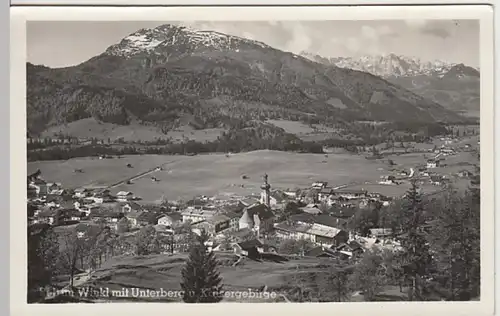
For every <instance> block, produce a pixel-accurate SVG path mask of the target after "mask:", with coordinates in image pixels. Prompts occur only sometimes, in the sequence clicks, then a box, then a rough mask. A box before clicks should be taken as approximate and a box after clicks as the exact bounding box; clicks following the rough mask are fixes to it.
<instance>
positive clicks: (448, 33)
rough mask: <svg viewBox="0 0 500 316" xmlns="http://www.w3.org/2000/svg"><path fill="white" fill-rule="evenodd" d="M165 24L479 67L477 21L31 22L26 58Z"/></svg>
mask: <svg viewBox="0 0 500 316" xmlns="http://www.w3.org/2000/svg"><path fill="white" fill-rule="evenodd" d="M167 23H170V24H180V25H185V26H189V27H193V28H195V29H200V30H213V31H218V32H222V33H227V34H231V35H236V36H240V37H245V38H249V39H255V40H258V41H261V42H264V43H266V44H268V45H270V46H273V47H275V48H278V49H281V50H284V51H288V52H292V53H296V54H298V53H300V52H302V51H307V52H310V53H314V54H318V55H321V56H323V57H360V56H363V55H378V54H389V53H394V54H397V55H404V56H408V57H418V58H420V59H422V60H424V61H433V60H442V61H445V62H452V63H464V64H466V65H468V66H472V67H479V21H478V20H387V21H386V20H367V21H355V20H345V21H268V22H264V21H259V22H246V21H245V22H243V21H240V22H226V21H213V22H212V21H200V22H195V21H191V22H152V21H138V22H130V21H117V22H115V21H113V22H111V21H110V22H95V21H92V22H80V21H30V22H28V24H27V31H26V33H27V34H26V36H27V60H28V61H29V62H31V63H33V64H39V65H45V66H48V67H54V68H57V67H67V66H73V65H77V64H80V63H82V62H84V61H86V60H88V59H90V58H92V57H94V56H96V55H99V54H101V53H102V52H104V51H105V50H106V48H107V47H109V46H111V45H113V44H116V43H118V42H120V40H121V39H122V38H124V37H126V36H127V35H129V34H131V33H134V32H135V31H137V30H139V29H141V28H154V27H156V26H159V25H162V24H167Z"/></svg>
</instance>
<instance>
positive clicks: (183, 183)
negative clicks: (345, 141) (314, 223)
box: [28, 150, 387, 202]
mask: <svg viewBox="0 0 500 316" xmlns="http://www.w3.org/2000/svg"><path fill="white" fill-rule="evenodd" d="M285 162H286V163H285ZM128 163H130V164H131V165H132V166H133V168H127V166H126V165H127V164H128ZM165 163H168V164H167V165H165V167H164V169H163V170H161V171H158V172H154V173H152V174H151V175H148V176H146V177H144V178H141V179H138V180H135V181H133V183H132V184H130V185H126V184H124V185H120V186H117V187H115V188H113V189H112V190H111V191H112V193H116V192H118V191H122V190H126V191H132V192H133V193H134V194H136V195H138V196H140V197H142V198H143V199H144V200H146V201H150V202H154V201H158V200H160V199H161V197H162V196H165V197H167V198H168V199H178V198H182V199H189V198H192V197H193V196H196V195H201V194H205V195H217V194H220V195H233V194H234V195H247V194H252V193H257V192H260V188H259V187H260V185H261V184H262V176H263V174H264V173H268V174H269V180H270V182H271V185H272V186H273V187H274V188H282V189H286V188H291V189H292V188H296V187H309V186H310V185H311V184H312V183H313V182H314V181H320V180H325V181H328V182H329V183H330V184H331V185H332V186H338V185H343V184H347V183H352V182H364V181H367V180H377V179H379V178H380V176H381V175H383V174H385V171H384V168H386V167H387V164H386V163H384V162H383V161H376V160H370V161H369V160H366V159H365V158H364V157H363V156H360V155H359V156H358V155H351V154H335V155H332V154H330V155H329V156H328V158H326V157H325V156H324V155H318V154H295V153H287V152H277V151H268V150H262V151H253V152H248V153H240V154H232V155H230V156H229V157H227V156H226V155H224V154H211V155H198V156H191V157H189V156H166V155H142V156H126V157H123V158H121V159H102V160H99V159H95V158H75V159H70V160H67V161H41V162H30V163H28V172H29V173H31V172H34V171H36V170H37V169H40V170H41V171H42V176H43V177H44V179H45V180H46V181H49V182H55V181H57V182H61V183H62V184H63V186H65V187H69V188H76V187H81V186H99V187H102V186H107V185H111V184H113V183H116V182H118V181H120V180H122V179H126V178H129V177H132V176H134V175H135V174H138V173H141V172H144V171H147V170H150V169H152V168H155V167H156V166H160V165H162V164H165ZM379 168H382V169H381V170H379ZM75 169H83V171H84V172H83V173H75V172H74V170H75ZM354 170H355V172H353V171H354ZM243 175H246V176H247V179H243V178H242V176H243ZM151 176H154V177H156V178H157V179H158V180H159V181H158V182H153V181H151Z"/></svg>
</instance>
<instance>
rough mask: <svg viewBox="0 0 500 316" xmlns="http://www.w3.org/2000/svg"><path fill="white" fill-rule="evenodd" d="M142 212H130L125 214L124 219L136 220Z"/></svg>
mask: <svg viewBox="0 0 500 316" xmlns="http://www.w3.org/2000/svg"><path fill="white" fill-rule="evenodd" d="M143 212H144V211H130V212H128V213H127V214H125V217H126V218H133V219H137V218H139V216H140V215H141V214H142V213H143Z"/></svg>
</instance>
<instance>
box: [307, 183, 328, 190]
mask: <svg viewBox="0 0 500 316" xmlns="http://www.w3.org/2000/svg"><path fill="white" fill-rule="evenodd" d="M327 185H328V182H326V181H316V182H314V183H313V184H312V185H311V187H312V188H313V189H318V190H321V189H324V188H326V186H327Z"/></svg>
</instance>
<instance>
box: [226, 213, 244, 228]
mask: <svg viewBox="0 0 500 316" xmlns="http://www.w3.org/2000/svg"><path fill="white" fill-rule="evenodd" d="M222 214H224V215H225V216H227V217H228V218H229V230H230V231H237V230H238V229H239V228H240V218H241V216H242V214H239V213H236V212H230V211H228V212H225V213H222Z"/></svg>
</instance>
